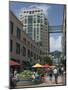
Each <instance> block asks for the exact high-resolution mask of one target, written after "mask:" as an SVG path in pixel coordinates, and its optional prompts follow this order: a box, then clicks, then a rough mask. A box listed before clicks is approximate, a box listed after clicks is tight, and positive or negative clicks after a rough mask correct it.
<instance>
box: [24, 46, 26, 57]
mask: <svg viewBox="0 0 68 90" xmlns="http://www.w3.org/2000/svg"><path fill="white" fill-rule="evenodd" d="M23 56H26V48H25V47H24V46H23Z"/></svg>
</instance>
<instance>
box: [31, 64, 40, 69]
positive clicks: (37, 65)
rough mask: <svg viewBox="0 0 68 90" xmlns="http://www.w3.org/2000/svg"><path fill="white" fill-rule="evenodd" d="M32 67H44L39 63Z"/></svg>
mask: <svg viewBox="0 0 68 90" xmlns="http://www.w3.org/2000/svg"><path fill="white" fill-rule="evenodd" d="M32 67H34V68H40V67H42V65H41V64H39V63H37V64H35V65H34V66H32Z"/></svg>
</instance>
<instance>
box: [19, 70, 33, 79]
mask: <svg viewBox="0 0 68 90" xmlns="http://www.w3.org/2000/svg"><path fill="white" fill-rule="evenodd" d="M19 77H20V79H21V80H28V79H31V77H32V72H31V71H29V70H24V71H23V72H21V73H20V75H19Z"/></svg>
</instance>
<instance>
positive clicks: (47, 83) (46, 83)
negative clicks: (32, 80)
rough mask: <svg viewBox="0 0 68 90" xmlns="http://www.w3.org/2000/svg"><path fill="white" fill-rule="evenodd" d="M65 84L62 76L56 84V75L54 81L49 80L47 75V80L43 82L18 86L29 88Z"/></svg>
mask: <svg viewBox="0 0 68 90" xmlns="http://www.w3.org/2000/svg"><path fill="white" fill-rule="evenodd" d="M59 85H63V83H62V78H61V76H59V77H58V84H55V80H54V77H53V79H52V82H51V81H50V80H49V77H48V76H47V77H46V79H45V82H44V83H42V84H36V85H29V86H17V87H16V88H29V87H42V86H43V87H44V86H59Z"/></svg>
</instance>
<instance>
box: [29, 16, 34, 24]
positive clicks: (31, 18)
mask: <svg viewBox="0 0 68 90" xmlns="http://www.w3.org/2000/svg"><path fill="white" fill-rule="evenodd" d="M32 20H33V17H32V16H28V24H32Z"/></svg>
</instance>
